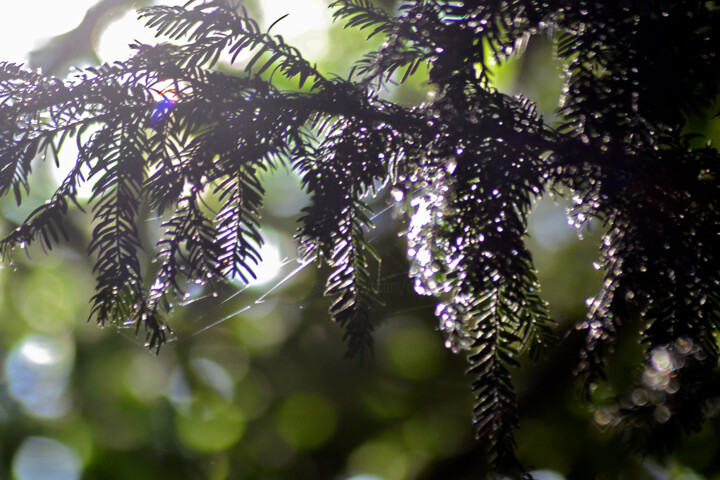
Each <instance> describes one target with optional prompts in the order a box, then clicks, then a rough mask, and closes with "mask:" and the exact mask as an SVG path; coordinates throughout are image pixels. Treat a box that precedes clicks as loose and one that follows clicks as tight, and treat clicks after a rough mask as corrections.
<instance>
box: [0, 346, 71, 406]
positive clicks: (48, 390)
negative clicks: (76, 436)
mask: <svg viewBox="0 0 720 480" xmlns="http://www.w3.org/2000/svg"><path fill="white" fill-rule="evenodd" d="M71 369H72V361H71V358H70V355H69V354H68V349H67V348H66V347H64V346H63V345H60V344H59V343H58V342H57V341H56V340H54V339H52V338H50V337H44V336H41V335H33V336H30V337H28V338H26V339H24V340H22V341H21V342H20V343H19V344H17V345H16V346H15V347H14V348H13V349H12V350H11V351H10V353H9V354H8V356H7V361H6V362H5V378H7V385H8V392H9V394H10V396H11V397H12V398H14V399H15V400H17V401H18V402H19V403H20V404H21V405H22V406H23V408H24V409H25V411H27V412H28V413H29V414H31V415H34V416H36V417H42V418H57V417H61V416H63V415H65V414H66V413H67V412H68V410H69V409H70V399H69V398H68V395H67V392H66V387H67V383H68V378H69V376H70V370H71Z"/></svg>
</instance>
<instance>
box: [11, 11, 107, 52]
mask: <svg viewBox="0 0 720 480" xmlns="http://www.w3.org/2000/svg"><path fill="white" fill-rule="evenodd" d="M96 2H97V0H73V2H72V3H71V4H68V2H59V1H58V0H29V1H24V2H16V1H12V2H11V1H8V2H3V4H2V15H0V59H2V60H3V61H10V62H16V63H25V62H27V58H28V57H27V55H28V53H29V52H30V51H31V50H33V49H35V48H37V47H39V46H40V45H42V44H43V43H44V42H45V41H46V40H47V39H48V38H51V37H54V36H55V35H59V34H61V33H63V32H67V31H68V30H72V29H73V28H75V27H77V26H78V25H79V24H80V22H81V21H82V19H83V17H84V16H85V13H86V12H87V10H88V8H90V7H91V6H92V5H94V4H95V3H96Z"/></svg>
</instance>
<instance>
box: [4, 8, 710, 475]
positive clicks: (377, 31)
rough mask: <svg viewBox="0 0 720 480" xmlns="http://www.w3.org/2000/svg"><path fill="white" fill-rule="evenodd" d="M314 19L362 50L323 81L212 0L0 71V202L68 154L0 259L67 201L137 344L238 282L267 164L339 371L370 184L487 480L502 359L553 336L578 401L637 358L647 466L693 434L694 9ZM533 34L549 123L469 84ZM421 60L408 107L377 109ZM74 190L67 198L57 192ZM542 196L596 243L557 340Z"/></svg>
mask: <svg viewBox="0 0 720 480" xmlns="http://www.w3.org/2000/svg"><path fill="white" fill-rule="evenodd" d="M331 7H332V8H333V9H334V10H333V11H334V16H335V18H336V19H337V20H338V21H343V22H345V24H346V25H347V27H350V28H356V29H360V30H363V31H364V32H366V33H367V36H368V38H374V37H381V38H382V40H383V41H382V44H381V45H380V47H379V48H378V49H376V50H374V51H371V52H370V53H368V54H367V55H365V56H364V57H362V58H359V59H357V61H356V62H355V64H354V68H353V69H352V71H351V73H350V74H349V75H348V76H347V77H346V78H344V77H339V76H335V75H333V74H329V73H325V72H322V71H320V70H319V69H318V67H317V66H315V65H312V64H311V63H310V62H309V61H308V60H306V59H305V58H304V57H303V55H302V53H301V52H300V51H298V50H297V49H296V48H294V47H292V46H291V45H288V44H287V43H285V41H284V39H283V37H282V36H281V35H279V34H276V33H275V32H281V28H282V23H279V24H278V25H277V26H275V25H273V26H271V28H270V29H269V30H272V32H270V31H262V30H261V29H260V27H259V26H258V23H257V22H256V21H255V20H253V18H251V17H250V15H249V14H248V13H247V11H246V10H245V9H244V7H243V6H242V5H241V4H239V3H236V2H233V1H229V0H213V1H208V2H200V1H191V2H189V3H188V4H187V5H186V6H185V7H147V8H143V9H141V10H140V11H139V15H140V16H141V17H142V18H143V19H145V20H146V21H147V25H148V27H150V28H153V29H155V30H156V31H157V33H158V36H160V37H161V38H164V39H165V40H167V43H159V44H157V45H145V44H139V43H138V44H135V45H134V47H133V48H134V49H135V52H136V53H135V54H134V55H133V56H132V57H131V58H129V59H127V60H123V61H118V62H116V63H112V64H105V65H102V66H100V67H94V68H87V69H85V70H83V71H81V72H80V73H78V74H77V75H76V76H75V77H73V78H70V79H68V80H61V79H59V78H55V77H52V76H46V75H43V74H42V73H37V72H32V71H29V70H27V69H24V68H23V67H21V66H18V65H13V64H7V63H6V64H2V65H1V66H0V125H2V128H1V129H0V156H1V157H2V166H1V168H0V194H1V195H12V196H14V198H15V200H16V202H17V203H18V204H20V203H21V202H23V201H24V199H25V197H26V195H27V194H28V193H29V191H30V188H31V186H32V185H31V183H32V182H31V180H30V178H29V176H30V174H31V167H32V164H33V163H32V162H33V160H34V159H35V158H37V157H38V156H39V155H40V156H43V158H46V160H48V161H53V160H56V159H57V156H58V151H60V150H61V149H63V148H64V147H65V144H66V143H67V142H75V143H76V145H77V149H78V152H79V153H78V157H77V163H76V165H75V167H74V168H73V169H72V170H71V171H70V173H69V174H68V175H67V177H66V178H65V179H64V181H63V182H62V184H61V185H60V187H59V188H58V189H57V191H55V192H54V194H52V196H51V197H50V198H49V199H48V200H47V202H45V203H44V204H42V205H40V206H39V207H37V208H36V209H35V210H34V211H32V213H30V215H29V216H28V217H27V219H26V220H25V221H24V222H22V223H20V224H19V225H18V226H17V228H15V229H14V230H13V231H12V232H10V233H9V234H8V235H6V236H5V238H4V239H3V240H2V241H1V242H0V252H1V253H2V254H3V256H4V257H12V256H13V255H15V254H16V251H17V249H24V248H26V247H27V246H28V245H30V244H33V243H39V244H40V245H41V246H42V247H43V248H44V249H47V250H50V249H52V248H53V247H54V246H56V245H57V244H58V243H60V242H61V241H62V239H63V238H68V236H69V234H68V232H67V229H66V222H65V218H66V216H67V215H68V214H69V212H70V211H72V210H74V209H77V210H88V212H87V213H88V215H89V216H90V217H91V219H92V225H93V226H92V232H91V235H90V241H89V244H88V248H87V252H88V255H89V256H90V257H91V258H93V261H94V269H93V273H94V278H95V282H96V286H95V295H94V296H93V297H92V299H91V313H90V317H91V319H92V320H94V321H96V322H97V323H99V324H101V325H105V324H118V325H132V326H135V327H136V328H137V329H143V330H144V332H145V333H146V336H147V346H148V347H149V348H150V349H155V350H157V349H159V348H160V347H161V346H162V345H163V343H165V342H166V340H167V338H168V333H169V332H170V325H168V323H167V320H166V317H167V315H168V314H169V313H170V312H171V311H172V310H173V308H175V305H177V304H178V303H179V302H181V301H182V299H183V298H184V296H185V295H186V293H187V292H188V291H189V289H190V287H191V286H192V285H193V284H195V283H200V284H210V285H211V288H220V287H219V286H217V287H216V286H215V285H220V284H222V283H225V282H227V281H230V280H232V281H238V280H239V281H242V282H244V283H248V282H249V281H250V280H251V278H252V277H253V276H254V273H253V269H254V266H255V265H257V264H258V262H259V261H260V253H259V247H260V245H262V243H263V233H262V229H261V225H262V219H261V216H260V212H261V210H262V206H263V199H264V196H265V189H264V185H263V180H262V179H263V178H264V177H263V175H264V174H265V173H266V172H268V171H273V170H278V169H286V170H290V171H293V172H296V173H297V174H298V175H299V176H300V177H301V180H302V187H303V189H304V191H305V192H307V194H308V195H309V197H310V203H309V205H308V206H307V207H305V208H304V209H303V212H302V215H301V217H300V218H299V219H298V226H297V229H296V232H295V238H296V240H297V244H298V249H299V250H298V251H299V255H300V258H301V260H302V261H303V262H310V261H315V260H317V261H318V263H319V264H320V265H323V266H325V267H326V271H327V276H326V282H325V287H324V294H325V295H326V296H327V297H330V299H331V305H330V308H329V315H330V317H331V318H332V319H333V320H334V321H335V322H336V323H338V324H339V325H340V326H341V327H342V329H343V332H344V338H345V340H346V343H347V353H348V356H356V357H361V358H362V357H363V356H364V355H366V354H367V353H368V352H369V351H371V349H372V345H373V330H374V328H375V326H376V322H375V320H374V316H373V315H374V314H373V312H374V311H376V309H377V308H378V307H379V306H380V305H381V304H382V302H383V301H384V300H387V299H383V297H382V295H381V293H380V292H379V291H378V285H377V281H376V276H377V266H378V261H379V260H380V258H381V256H380V254H379V253H378V252H377V250H376V248H375V246H373V244H372V243H371V242H370V241H368V232H369V230H370V229H372V228H373V215H374V213H373V210H372V205H373V203H372V202H373V199H375V198H377V196H378V195H383V194H387V192H389V194H390V196H391V197H392V198H393V199H394V201H395V203H396V205H397V208H398V210H399V211H400V212H401V213H402V216H403V218H404V219H405V220H404V221H405V223H404V225H405V227H404V228H405V232H404V236H405V238H406V241H407V250H406V251H407V256H408V258H409V260H410V269H409V275H410V277H411V278H412V279H413V282H414V285H415V290H416V291H417V292H418V293H420V294H424V295H429V296H432V297H434V298H436V299H437V307H436V309H435V312H436V316H437V317H438V319H439V325H440V327H439V328H440V330H442V332H443V334H444V335H445V336H446V340H447V341H446V345H447V346H448V347H449V348H451V349H452V350H453V351H454V352H457V353H462V354H464V355H465V356H466V358H467V364H468V374H469V376H470V382H471V385H472V391H473V394H474V398H475V403H474V412H473V415H474V423H475V426H476V430H477V437H478V442H479V443H480V445H481V446H482V450H483V451H484V452H485V454H486V455H487V463H488V465H489V467H490V468H491V469H495V470H498V471H502V472H506V473H509V474H513V475H514V474H521V473H523V472H524V467H523V466H522V465H521V464H520V462H519V461H518V460H517V459H516V455H515V442H514V434H515V431H516V429H517V426H518V417H519V411H518V402H517V398H516V392H515V389H514V387H513V381H512V378H511V372H512V370H513V369H514V368H515V367H517V366H519V365H520V362H521V361H524V356H523V354H524V353H528V354H529V356H530V357H532V358H534V359H538V358H539V359H542V358H544V357H543V353H550V355H551V356H552V353H553V352H555V351H556V350H555V349H556V348H557V345H558V343H559V342H563V343H565V344H566V343H567V342H568V341H570V340H573V341H576V342H577V345H579V347H578V348H577V354H578V358H577V362H574V363H573V364H568V365H563V366H562V368H565V369H568V370H572V369H574V368H576V367H577V369H578V371H579V373H580V374H581V376H582V383H583V385H584V390H585V392H586V394H587V396H588V397H589V398H591V399H592V398H593V397H594V395H596V393H597V391H598V389H602V386H601V384H602V382H603V380H604V370H605V366H606V362H607V359H608V355H609V354H610V353H611V352H612V350H613V348H614V346H615V345H616V344H617V342H618V341H620V340H623V339H627V338H631V339H633V340H634V341H637V342H639V345H641V347H642V348H641V352H640V355H639V356H638V357H639V358H637V359H636V364H635V365H634V366H633V367H634V368H637V369H638V371H640V372H641V373H640V374H639V375H638V376H637V378H636V379H635V380H634V383H633V384H632V385H630V386H629V387H628V390H627V392H622V395H621V396H620V397H622V398H618V399H617V400H618V408H617V410H616V411H615V412H616V420H613V421H617V422H620V423H622V424H623V425H625V426H627V429H628V430H627V431H628V432H629V435H630V437H631V439H632V442H633V445H635V446H637V447H638V448H639V449H641V450H642V451H644V452H653V453H659V454H664V453H668V452H669V451H671V450H672V449H673V448H674V447H675V446H676V444H677V442H678V441H679V439H680V438H682V436H683V435H684V434H686V433H689V432H692V431H696V430H699V429H700V428H701V427H702V425H703V422H704V421H705V418H706V417H707V416H708V415H713V414H714V413H715V412H716V410H717V405H718V400H720V399H719V398H718V397H719V395H720V392H719V391H718V387H719V386H720V383H719V381H720V378H719V377H718V375H719V374H720V370H718V341H717V335H718V320H719V313H718V312H720V296H719V290H718V286H719V282H720V265H719V263H718V262H719V261H720V259H719V258H718V254H717V252H719V251H720V217H719V213H720V210H719V208H720V205H719V204H718V202H720V183H719V182H718V173H719V172H718V168H719V165H720V163H719V162H718V160H720V157H719V154H718V151H717V149H716V148H714V147H713V146H712V145H711V144H709V143H706V141H705V139H704V138H698V136H697V135H696V134H694V133H693V132H692V131H690V130H689V128H688V125H689V124H690V122H692V121H693V119H695V118H697V117H698V116H701V115H704V114H706V112H707V111H708V108H709V106H710V105H713V102H714V101H715V99H716V98H717V96H718V93H719V89H720V59H719V58H718V56H717V46H718V44H720V42H718V25H720V7H719V6H718V5H717V4H716V2H693V1H669V0H668V1H653V2H595V1H573V2H569V1H563V0H555V1H546V2H533V1H519V0H518V1H467V2H456V1H449V0H421V1H415V2H406V3H403V4H402V5H400V6H399V7H398V8H397V10H396V11H395V12H394V13H391V12H389V11H388V10H386V9H385V8H383V7H382V6H379V5H377V4H375V3H373V2H370V1H368V0H341V1H336V2H334V3H333V4H332V5H331ZM538 38H543V39H547V40H549V41H552V42H553V44H554V49H555V50H554V52H555V55H556V56H557V58H558V59H559V61H560V62H561V64H562V66H563V68H564V71H563V82H564V87H563V92H562V104H561V106H560V107H559V109H558V110H557V112H556V114H555V115H554V116H553V117H552V118H543V116H541V115H540V114H538V112H537V109H536V107H535V105H534V104H533V103H532V102H531V101H530V100H528V99H526V98H524V97H522V96H520V95H517V96H511V95H508V94H506V93H502V92H500V91H498V90H497V89H496V88H495V87H494V86H493V83H492V75H493V68H494V66H495V65H497V64H500V65H502V64H504V63H506V62H508V61H509V60H510V59H511V58H513V57H514V56H517V55H519V54H521V53H522V51H523V49H524V48H526V46H527V45H528V43H529V42H532V41H533V40H534V39H538ZM423 69H426V71H427V85H428V89H429V95H428V99H427V101H426V102H423V103H420V104H414V105H404V104H401V103H398V102H393V101H391V100H389V99H388V95H387V92H388V91H389V90H392V89H393V88H396V86H397V85H398V84H402V83H403V82H405V81H407V80H408V78H410V77H411V76H413V75H415V74H416V73H417V72H418V71H423ZM85 183H90V184H91V185H92V196H91V198H90V200H89V202H88V205H84V204H82V202H80V201H78V199H77V196H78V194H77V192H78V189H79V188H80V187H81V185H83V184H85ZM545 196H554V197H556V198H565V199H568V200H569V201H571V202H572V208H571V212H570V220H571V222H572V223H573V224H575V225H576V226H577V227H578V228H582V227H583V226H585V225H586V224H588V223H592V224H593V225H597V226H598V228H600V229H601V230H602V239H601V251H600V252H599V258H598V260H597V265H598V268H599V269H600V270H601V273H602V275H603V276H604V279H603V282H602V287H601V289H600V291H599V292H597V294H596V295H595V296H594V298H592V299H589V301H588V302H587V306H588V311H587V315H586V317H585V319H584V320H582V321H580V322H578V323H577V324H576V325H574V326H573V327H571V328H570V329H569V330H568V331H567V332H557V331H556V329H555V327H554V322H553V320H552V319H551V316H550V315H549V313H548V307H547V304H546V302H545V301H544V300H543V297H542V295H541V292H540V284H539V281H538V279H537V274H536V269H535V266H534V263H533V258H532V255H531V252H530V250H529V248H528V244H527V233H528V216H529V214H530V211H531V209H532V208H533V205H534V204H535V203H536V202H537V201H538V200H539V199H541V198H543V197H545ZM148 212H150V214H151V215H153V216H155V217H158V218H160V219H162V222H161V226H160V228H159V231H158V233H157V235H156V236H155V238H154V240H153V241H152V242H150V243H148V242H147V239H146V238H145V236H144V234H142V233H141V229H142V228H144V227H141V226H139V225H142V223H143V222H144V221H145V220H144V219H145V218H146V217H147V215H148ZM146 257H152V258H153V263H152V265H151V266H148V265H146V264H145V258H146ZM558 333H560V335H558ZM558 337H565V340H564V341H563V339H558ZM576 337H577V338H576ZM568 338H569V339H570V340H568ZM409 341H410V340H409ZM614 418H615V417H614Z"/></svg>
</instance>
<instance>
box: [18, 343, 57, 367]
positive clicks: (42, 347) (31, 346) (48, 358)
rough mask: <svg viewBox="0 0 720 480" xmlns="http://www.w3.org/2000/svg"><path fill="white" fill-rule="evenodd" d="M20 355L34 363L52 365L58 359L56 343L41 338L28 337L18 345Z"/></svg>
mask: <svg viewBox="0 0 720 480" xmlns="http://www.w3.org/2000/svg"><path fill="white" fill-rule="evenodd" d="M20 355H22V357H24V359H25V360H27V361H28V362H32V363H34V364H36V365H52V364H53V363H55V362H57V361H58V360H59V359H60V355H61V353H60V351H59V349H58V347H57V345H54V344H52V343H50V342H48V341H44V340H42V339H39V340H36V339H28V340H27V341H26V342H24V343H23V344H22V346H21V347H20Z"/></svg>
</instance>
